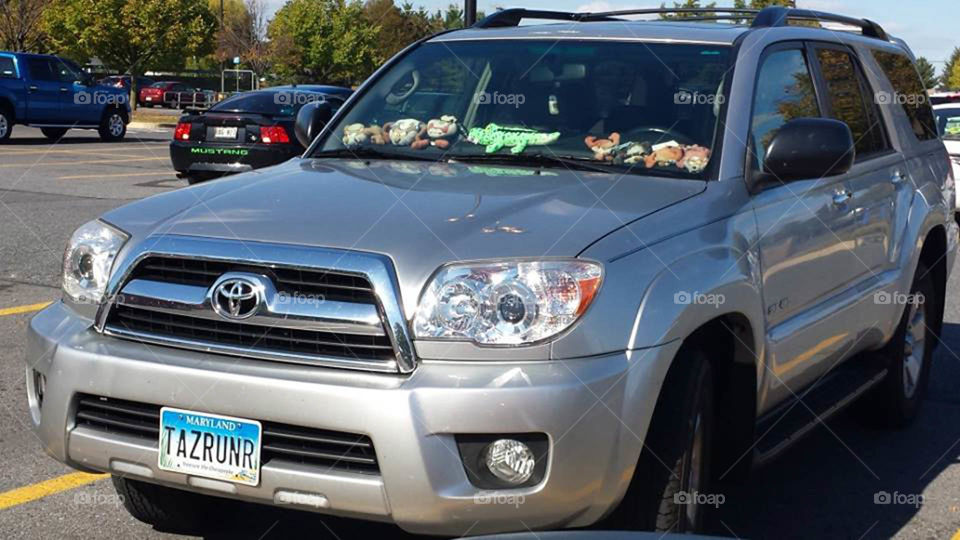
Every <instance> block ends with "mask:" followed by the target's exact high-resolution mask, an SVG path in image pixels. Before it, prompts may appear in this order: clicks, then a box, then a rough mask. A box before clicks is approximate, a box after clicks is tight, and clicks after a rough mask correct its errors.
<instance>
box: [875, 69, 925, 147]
mask: <svg viewBox="0 0 960 540" xmlns="http://www.w3.org/2000/svg"><path fill="white" fill-rule="evenodd" d="M873 57H874V58H876V59H877V63H878V64H880V67H881V68H882V69H883V72H884V73H885V74H886V75H887V79H889V80H890V84H891V85H892V86H893V91H894V92H895V93H896V95H895V96H890V98H891V99H890V100H889V101H888V103H899V104H900V105H901V106H902V107H903V110H904V112H906V113H907V118H909V119H910V127H911V128H913V132H914V133H915V134H916V135H917V138H918V139H920V140H921V141H926V140H930V139H936V138H937V127H936V126H937V124H936V121H934V119H933V108H932V107H931V106H930V100H929V99H928V98H927V92H926V88H924V87H923V81H921V80H920V74H919V73H918V72H917V68H916V67H914V65H913V62H911V61H910V59H909V58H907V57H906V56H905V55H903V54H897V53H890V52H884V51H873Z"/></svg>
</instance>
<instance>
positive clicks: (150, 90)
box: [137, 81, 193, 107]
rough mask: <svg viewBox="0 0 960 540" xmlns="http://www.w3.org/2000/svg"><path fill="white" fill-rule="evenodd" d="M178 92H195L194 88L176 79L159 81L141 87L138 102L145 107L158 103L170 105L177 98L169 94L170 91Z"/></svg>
mask: <svg viewBox="0 0 960 540" xmlns="http://www.w3.org/2000/svg"><path fill="white" fill-rule="evenodd" d="M178 92H193V89H192V88H190V87H188V86H187V85H185V84H183V83H179V82H175V81H162V82H157V83H153V84H152V85H150V86H147V87H145V88H141V89H140V95H139V97H138V99H137V102H138V103H139V104H140V106H143V107H146V106H151V107H152V106H157V105H166V106H170V104H171V103H172V102H175V101H176V100H175V99H174V96H173V95H168V93H174V94H175V93H178Z"/></svg>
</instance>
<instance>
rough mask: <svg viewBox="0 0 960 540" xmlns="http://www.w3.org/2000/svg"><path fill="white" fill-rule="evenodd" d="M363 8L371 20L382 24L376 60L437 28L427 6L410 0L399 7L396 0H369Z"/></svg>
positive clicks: (379, 25) (378, 37)
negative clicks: (422, 6)
mask: <svg viewBox="0 0 960 540" xmlns="http://www.w3.org/2000/svg"><path fill="white" fill-rule="evenodd" d="M363 10H364V14H365V16H366V17H367V20H368V22H369V23H370V24H372V25H374V26H377V27H378V28H379V30H378V31H377V43H378V44H379V48H378V49H377V51H376V63H377V64H382V63H383V62H385V61H386V60H387V59H389V58H390V57H392V56H393V55H394V54H396V53H397V52H399V51H400V50H401V49H403V48H404V47H406V46H407V45H409V44H411V43H413V42H414V41H417V40H418V39H421V38H423V37H426V36H429V35H430V34H432V33H434V31H435V30H434V25H433V22H432V21H431V20H430V15H429V14H428V13H427V12H426V10H424V9H423V8H420V9H414V7H413V5H412V4H409V3H406V4H404V5H403V6H402V7H397V6H396V5H395V4H394V3H393V0H367V3H366V4H365V5H364V6H363Z"/></svg>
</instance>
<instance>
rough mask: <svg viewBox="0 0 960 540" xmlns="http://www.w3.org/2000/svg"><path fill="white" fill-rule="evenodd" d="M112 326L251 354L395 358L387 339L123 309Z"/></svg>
mask: <svg viewBox="0 0 960 540" xmlns="http://www.w3.org/2000/svg"><path fill="white" fill-rule="evenodd" d="M110 323H111V324H114V325H117V326H119V327H120V328H123V329H125V330H130V331H134V332H143V333H147V334H152V335H162V336H166V337H172V338H179V339H189V340H196V341H203V342H213V343H217V344H221V345H231V346H236V347H243V348H244V349H248V350H253V349H256V350H263V351H273V352H280V353H285V354H315V355H318V356H332V357H337V358H346V359H352V360H375V361H384V362H387V361H390V360H392V359H393V358H394V353H393V345H391V344H390V338H388V337H387V336H363V335H357V334H340V333H337V334H335V333H330V332H315V331H312V330H297V329H291V328H277V327H270V326H258V325H252V324H243V323H235V322H230V321H227V320H222V321H217V320H211V319H204V318H200V317H190V316H186V315H174V314H171V313H162V312H158V311H151V310H148V309H139V308H135V307H130V306H124V305H118V306H115V307H114V308H113V310H112V311H111V312H110Z"/></svg>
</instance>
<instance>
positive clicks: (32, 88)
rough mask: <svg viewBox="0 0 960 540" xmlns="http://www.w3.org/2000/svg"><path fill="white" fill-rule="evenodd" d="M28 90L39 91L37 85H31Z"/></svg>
mask: <svg viewBox="0 0 960 540" xmlns="http://www.w3.org/2000/svg"><path fill="white" fill-rule="evenodd" d="M27 90H29V91H31V92H36V91H37V87H36V85H30V86H28V87H27Z"/></svg>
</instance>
